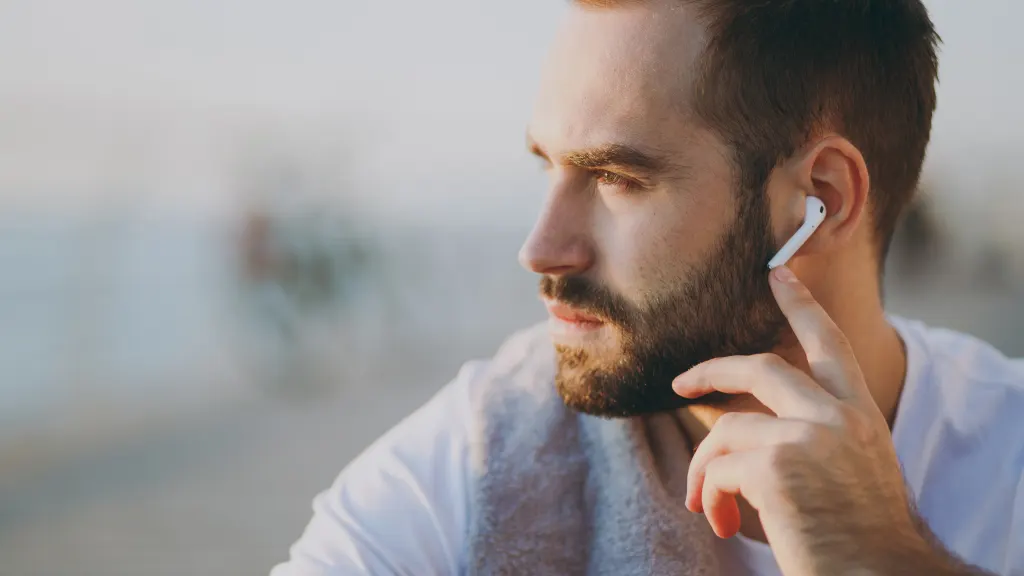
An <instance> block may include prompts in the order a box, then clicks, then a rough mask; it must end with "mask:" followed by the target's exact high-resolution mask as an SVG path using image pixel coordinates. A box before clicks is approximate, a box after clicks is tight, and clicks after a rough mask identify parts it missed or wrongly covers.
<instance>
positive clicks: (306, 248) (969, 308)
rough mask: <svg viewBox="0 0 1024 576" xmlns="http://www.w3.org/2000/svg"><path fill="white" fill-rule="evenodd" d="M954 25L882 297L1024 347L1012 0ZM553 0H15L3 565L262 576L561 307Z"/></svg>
mask: <svg viewBox="0 0 1024 576" xmlns="http://www.w3.org/2000/svg"><path fill="white" fill-rule="evenodd" d="M927 3H928V5H929V6H930V8H931V10H932V15H933V18H934V20H935V21H936V24H937V26H938V29H939V31H940V33H941V34H942V36H943V38H944V40H945V44H944V48H943V52H942V59H941V76H942V82H941V86H940V105H939V112H938V115H937V117H936V120H935V131H934V137H933V144H932V147H931V150H930V156H929V160H928V164H927V167H926V174H925V178H924V182H923V186H922V187H923V194H922V202H921V203H920V204H919V205H918V206H915V207H914V209H913V211H912V212H911V214H910V215H909V216H908V218H907V219H906V221H905V222H904V225H903V228H902V229H901V231H900V235H899V238H898V239H897V243H896V246H895V247H894V249H893V254H892V261H891V262H890V264H889V275H888V278H887V286H886V289H887V297H888V304H889V307H890V309H891V311H893V312H895V313H900V314H906V315H911V316H915V317H919V318H922V319H924V320H926V321H928V322H930V323H932V324H938V325H946V326H950V327H953V328H957V329H960V330H964V331H967V332H970V333H973V334H976V335H978V336H980V337H982V338H985V339H987V340H988V341H990V342H992V343H993V344H995V345H996V346H998V347H999V348H1000V349H1002V350H1003V351H1004V352H1006V353H1007V354H1011V355H1024V226H1021V224H1020V221H1021V216H1022V215H1024V194H1022V193H1021V191H1020V190H1021V187H1022V186H1024V172H1022V169H1021V163H1020V161H1019V160H1018V156H1019V155H1021V154H1022V153H1024V136H1022V134H1024V132H1022V130H1021V127H1022V126H1024V122H1022V121H1024V111H1022V109H1021V107H1020V105H1019V100H1020V98H1019V96H1020V94H1021V92H1022V89H1024V75H1022V74H1021V73H1020V68H1019V62H1020V61H1021V60H1022V56H1024V49H1022V48H1024V43H1022V41H1021V40H1020V35H1019V32H1018V30H1017V27H1018V26H1019V23H1020V22H1021V21H1022V20H1024V4H1022V3H1019V2H1016V1H1015V0H975V1H972V2H964V1H963V0H931V1H929V2H927ZM562 10H564V3H563V2H561V1H558V0H529V1H526V2H523V1H518V2H479V1H477V0H449V1H448V2H416V1H413V0H396V1H393V2H353V1H351V0H349V1H340V2H339V1H337V0H333V1H327V0H291V1H289V2H284V1H275V0H245V1H242V0H149V1H145V2H141V1H137V0H136V1H129V0H92V1H91V2H81V1H77V0H4V1H3V2H0V559H2V560H0V573H2V574H4V575H7V574H11V575H45V576H64V575H75V576H82V575H85V576H91V575H97V576H99V575H103V576H107V575H121V574H125V575H163V574H168V575H170V574H175V575H180V574H197V575H198V574H218V575H230V574H238V575H249V574H264V573H266V572H267V571H268V570H269V568H270V566H271V565H272V564H274V563H276V562H278V561H281V560H283V559H284V558H285V557H286V553H287V548H288V546H289V545H290V543H291V542H292V541H293V540H294V539H295V538H296V537H297V536H298V535H299V534H300V532H301V530H302V528H303V526H304V525H305V523H306V521H307V520H308V519H309V516H310V500H311V498H312V497H313V495H314V494H315V493H316V492H318V491H319V490H321V489H323V488H325V487H326V486H328V485H329V484H330V482H331V481H332V479H333V478H334V476H335V475H336V474H337V473H338V471H340V470H341V468H342V467H343V466H344V465H345V463H347V462H348V460H350V459H351V458H352V457H353V456H355V455H356V454H357V453H358V452H359V451H360V450H361V449H362V448H363V447H364V446H366V445H367V444H368V443H369V442H370V441H372V440H373V439H374V438H376V437H377V436H378V435H379V434H380V433H382V432H383V431H384V430H386V429H387V428H389V427H390V426H392V425H393V424H394V423H395V422H397V420H398V419H400V418H401V417H402V416H404V415H406V414H408V413H409V412H410V411H411V410H413V409H414V408H415V407H417V406H418V405H420V404H421V403H422V402H423V401H424V400H425V399H426V398H428V397H429V396H430V395H431V394H432V393H433V392H434V391H436V390H437V389H438V388H439V387H440V386H442V385H443V384H445V383H446V382H447V381H448V380H449V379H450V378H451V377H453V376H454V374H455V372H456V370H457V369H458V367H459V365H460V364H461V363H463V362H464V361H466V360H468V359H470V358H475V357H486V356H488V355H490V354H491V353H492V352H493V351H494V349H495V347H496V346H497V345H498V344H499V343H500V341H501V340H502V339H503V338H504V337H505V336H506V335H508V334H509V333H510V332H511V331H513V330H514V329H516V328H519V327H522V326H525V325H528V324H530V323H532V322H533V321H534V320H540V319H541V318H543V310H542V309H541V307H540V305H539V303H537V302H536V300H535V296H534V295H535V293H536V280H535V278H534V277H532V276H531V275H529V274H527V273H526V272H524V271H522V270H520V269H519V267H518V265H517V264H516V259H515V254H516V251H517V249H518V247H519V244H520V242H521V241H522V239H523V238H524V237H525V235H526V233H527V232H528V230H529V227H530V225H531V224H532V219H533V217H534V215H535V214H536V212H537V210H538V209H539V206H540V201H541V198H542V195H543V193H544V180H543V175H542V174H540V171H539V170H538V169H537V166H536V163H535V162H534V161H533V160H532V159H531V158H530V157H529V156H528V155H527V154H526V153H525V152H524V149H523V148H524V145H523V138H524V137H523V134H524V130H525V125H526V121H527V119H528V117H529V112H530V107H531V104H532V100H533V94H534V91H535V88H536V82H537V77H538V68H539V64H540V61H541V60H542V57H543V54H544V52H545V50H546V47H547V43H548V40H549V38H550V36H551V34H552V32H553V31H554V28H555V26H556V23H557V20H558V17H559V15H560V12H561V11H562Z"/></svg>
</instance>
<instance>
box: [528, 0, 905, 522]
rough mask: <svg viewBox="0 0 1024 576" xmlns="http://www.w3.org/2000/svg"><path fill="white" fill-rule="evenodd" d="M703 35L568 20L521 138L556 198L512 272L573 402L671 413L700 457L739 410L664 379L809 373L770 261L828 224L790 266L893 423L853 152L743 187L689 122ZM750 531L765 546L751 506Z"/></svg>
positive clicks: (616, 413) (650, 16) (827, 154)
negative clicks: (814, 216) (709, 366)
mask: <svg viewBox="0 0 1024 576" xmlns="http://www.w3.org/2000/svg"><path fill="white" fill-rule="evenodd" d="M705 43H706V29H705V26H704V25H703V24H702V23H701V22H700V21H699V20H698V18H697V17H696V16H695V14H694V11H693V10H692V9H690V8H688V7H686V6H685V5H684V4H682V3H679V2H670V1H667V0H666V1H656V0H655V1H650V2H645V3H638V4H631V5H627V6H622V7H613V8H593V7H582V6H573V7H572V8H571V9H570V14H569V17H568V18H567V20H566V22H565V24H564V25H563V27H562V29H561V31H560V33H559V35H558V37H557V40H556V43H555V46H554V48H553V50H552V53H551V55H550V58H549V60H548V63H547V66H546V68H545V70H544V74H543V78H542V83H541V90H540V94H539V97H538V100H537V103H536V106H535V111H534V115H533V118H532V120H531V122H530V126H529V129H528V144H529V146H530V148H531V150H532V151H533V152H534V153H535V154H537V155H538V156H539V157H540V158H541V159H542V161H543V163H544V166H545V170H546V172H547V174H548V176H549V182H550V187H549V191H548V194H547V197H546V201H545V204H544V207H543V210H542V212H541V214H540V216H539V218H538V220H537V223H536V226H535V228H534V230H533V231H532V233H531V234H530V236H529V238H528V239H527V241H526V243H525V244H524V246H523V248H522V250H521V253H520V261H521V262H522V264H523V265H524V266H525V267H526V268H528V269H529V270H531V271H533V272H536V273H538V274H540V275H541V296H542V298H543V299H544V300H545V302H546V303H547V304H548V305H549V309H550V310H551V312H552V315H553V319H552V337H553V340H554V342H555V345H556V349H557V352H558V358H559V371H558V376H557V382H556V383H557V386H558V389H559V391H560V393H561V395H562V397H563V399H564V400H565V401H566V403H567V404H568V405H569V406H571V407H573V408H575V409H577V410H580V411H583V412H587V413H591V414H595V415H599V416H604V417H625V416H634V415H639V414H643V413H648V412H657V411H666V410H677V411H678V413H679V416H680V419H681V421H682V423H683V426H684V428H685V429H686V431H687V433H688V435H689V436H690V438H691V440H692V442H693V444H694V446H697V445H698V444H699V443H700V441H701V440H702V439H703V438H704V437H705V436H706V435H707V434H708V431H709V430H710V429H711V428H712V427H713V426H714V424H715V423H716V422H717V421H718V419H719V418H720V417H721V416H722V415H723V414H726V413H728V412H762V413H770V411H768V410H767V408H765V407H764V406H763V405H761V404H760V403H759V402H757V401H756V400H755V399H753V397H752V396H747V395H726V394H723V393H718V392H715V393H712V394H709V395H707V396H703V397H701V398H696V399H687V398H682V397H680V396H678V395H676V394H675V393H673V391H672V388H671V386H672V379H673V378H675V377H676V376H678V375H679V374H680V373H683V372H685V371H687V370H689V369H690V368H691V367H693V366H694V365H696V364H698V363H701V362H703V361H705V360H709V359H711V358H717V357H722V356H731V355H737V354H742V355H749V354H757V353H763V352H772V353H775V354H777V355H779V356H781V357H782V358H783V359H785V360H786V361H787V362H788V363H790V364H791V365H793V366H795V367H796V368H798V369H800V370H802V371H804V372H809V371H810V367H809V366H808V362H807V359H806V357H805V353H804V350H803V349H802V348H801V347H800V345H799V344H798V343H797V341H796V339H795V337H794V335H793V333H792V331H791V330H790V328H789V327H788V325H787V323H786V319H785V317H784V316H783V315H782V313H781V312H780V311H779V308H778V305H777V304H776V302H775V299H774V298H773V297H772V293H771V289H770V287H769V281H768V271H767V268H766V264H767V262H768V260H769V259H770V258H771V256H772V255H773V254H774V249H775V248H777V247H778V246H781V245H782V243H783V242H785V240H786V239H788V238H789V236H790V235H792V234H793V232H795V231H796V229H797V228H798V227H799V226H800V224H801V222H802V221H803V216H804V214H803V207H804V202H805V198H806V196H807V195H814V196H817V197H819V198H820V199H821V200H822V201H823V202H824V203H825V205H826V207H827V209H828V214H829V217H828V218H827V219H826V221H825V222H824V223H823V224H822V225H821V226H820V227H819V229H818V231H817V232H816V233H815V235H814V236H813V237H812V238H811V240H810V241H809V242H808V243H807V244H805V245H804V247H803V248H802V249H801V251H800V252H799V253H798V254H797V255H796V257H794V258H793V259H792V260H791V261H790V263H789V268H790V269H791V270H792V271H793V272H794V273H795V274H796V275H797V276H798V277H799V278H800V280H801V281H802V283H803V284H804V285H806V287H807V288H808V290H809V291H810V293H811V294H812V295H813V297H814V298H815V300H817V302H818V303H820V304H821V306H822V307H823V308H824V310H825V311H827V313H828V315H829V316H830V317H831V318H832V320H833V321H834V322H835V324H836V325H837V326H838V327H839V328H840V330H841V331H842V333H843V335H844V337H845V339H846V341H847V342H848V344H849V345H850V347H851V348H852V350H853V352H854V355H855V356H856V360H857V362H858V363H859V365H860V367H861V371H862V372H863V374H864V379H865V381H866V383H867V386H868V389H869V391H870V393H871V397H872V398H873V399H874V401H875V403H876V404H877V406H878V408H879V409H880V411H881V412H882V414H883V415H884V416H885V418H886V419H887V420H888V421H890V422H891V420H892V416H893V414H894V412H895V408H896V403H897V399H898V397H899V393H900V390H901V387H902V383H903V378H904V372H905V365H906V359H905V355H904V352H903V348H902V344H901V342H900V340H899V337H898V335H897V334H896V332H895V330H894V329H893V328H892V327H891V326H890V325H889V324H888V322H887V321H886V319H885V316H884V312H883V307H882V302H881V294H880V290H879V280H878V278H879V263H878V256H877V250H876V249H875V247H876V241H875V240H876V239H875V238H874V229H873V227H872V225H871V217H870V211H869V210H868V206H869V203H870V196H869V190H870V180H869V177H868V171H867V167H866V165H865V161H864V158H863V157H862V155H861V154H860V152H859V151H858V149H857V148H856V147H855V146H854V145H853V144H851V143H850V142H849V141H848V140H846V139H845V138H843V137H842V136H841V135H839V134H837V133H835V132H833V131H831V130H830V129H829V128H828V127H827V126H826V127H822V129H821V130H819V131H817V132H816V133H815V134H813V137H812V138H810V139H809V141H808V143H807V144H806V145H804V146H803V147H801V148H800V149H799V150H798V151H797V153H796V154H794V155H793V156H792V157H790V158H788V159H785V160H784V161H782V162H780V164H779V165H778V166H777V167H776V168H775V170H774V171H773V172H772V174H771V176H770V178H769V180H768V182H766V183H765V185H764V186H763V189H760V190H746V189H742V188H741V185H740V182H741V178H740V175H739V171H738V168H737V167H736V166H735V162H734V160H733V157H732V154H731V152H730V149H729V147H728V145H727V144H726V143H725V142H724V140H723V139H722V138H721V137H719V136H718V135H717V134H716V133H715V132H714V131H712V130H710V129H708V128H707V127H706V126H704V125H703V124H702V123H701V122H700V121H699V119H698V118H696V115H695V114H694V113H692V112H691V102H690V94H691V91H692V87H693V85H694V82H695V80H696V73H697V72H696V67H695V63H696V62H697V59H698V58H699V57H700V54H701V50H702V48H703V47H704V45H705ZM741 515H742V518H743V521H742V528H741V531H742V532H743V533H744V534H746V535H748V536H751V537H754V538H759V539H762V540H763V539H764V534H763V532H761V526H760V523H759V522H758V520H757V515H756V513H755V512H754V511H753V510H752V509H751V508H750V507H749V506H745V505H743V504H742V503H741Z"/></svg>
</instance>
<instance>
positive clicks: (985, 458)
mask: <svg viewBox="0 0 1024 576" xmlns="http://www.w3.org/2000/svg"><path fill="white" fill-rule="evenodd" d="M890 320H891V322H892V324H893V325H894V326H895V327H896V329H897V330H898V331H899V333H900V335H901V336H902V338H903V340H904V342H905V344H906V348H907V376H906V381H905V384H904V389H903V393H902V396H901V399H900V403H899V408H898V411H897V415H896V419H895V424H894V428H893V442H894V444H895V446H896V452H897V455H898V456H899V459H900V462H901V464H902V466H903V471H904V476H905V477H906V480H907V483H908V485H909V487H910V489H911V491H912V493H913V495H914V497H915V498H916V501H917V504H918V509H919V511H920V513H921V515H922V516H923V517H924V519H925V520H926V521H927V522H928V524H929V526H930V527H931V528H932V530H933V531H934V532H935V534H936V535H937V536H938V537H939V539H940V540H942V541H943V542H944V543H945V545H946V546H947V547H948V548H949V549H950V550H952V551H953V552H955V553H956V554H958V555H959V556H961V557H962V558H964V559H966V560H967V561H968V562H970V563H972V564H975V565H978V566H980V567H982V568H985V569H987V570H990V571H993V572H996V573H998V574H1003V575H1008V574H1014V575H1022V574H1024V360H1009V359H1007V358H1005V357H1004V356H1002V355H1001V354H1000V353H999V352H997V351H996V350H995V349H993V348H992V347H990V346H989V345H987V344H985V343H984V342H981V341H979V340H976V339H974V338H972V337H969V336H966V335H963V334H959V333H956V332H951V331H948V330H940V329H934V328H929V327H927V326H925V325H924V324H921V323H920V322H915V321H908V320H903V319H900V318H890ZM486 366H487V364H486V362H471V363H469V364H467V365H466V366H464V367H463V369H462V370H461V371H460V372H459V374H458V376H457V377H456V378H455V380H454V381H453V382H451V383H450V384H449V385H448V386H446V387H445V388H443V389H442V390H441V391H440V392H438V393H437V395H435V396H434V397H433V398H432V399H431V400H430V401H429V402H427V404H425V405H424V406H423V407H421V408H420V409H419V410H417V411H416V412H414V413H413V414H412V415H410V416H409V417H408V418H406V419H405V420H403V421H402V422H401V423H399V424H398V425H397V426H395V427H394V428H393V429H391V430H390V431H389V432H388V433H386V434H385V435H384V436H382V437H381V438H380V439H379V440H377V441H376V442H375V443H374V444H373V445H371V446H370V447H369V448H367V449H366V450H365V451H364V452H363V453H362V454H361V455H360V456H358V457H357V458H356V459H355V460H353V461H352V462H351V463H350V464H349V465H348V466H347V467H346V468H345V469H344V470H343V471H342V472H341V475H340V476H339V477H338V479H337V481H336V482H335V483H334V485H333V486H332V487H331V488H330V489H328V490H326V491H325V492H323V493H321V494H320V495H318V496H317V497H316V499H315V500H314V501H313V512H314V514H313V519H312V520H311V521H310V523H309V526H308V527H307V528H306V530H305V532H304V533H303V535H302V537H301V538H300V539H299V541H298V542H296V543H295V545H294V546H292V548H291V559H290V560H289V561H288V562H286V563H284V564H281V565H279V566H277V567H276V568H274V569H273V571H272V572H271V576H300V575H301V576H312V575H331V576H341V575H349V574H374V575H378V574H402V575H410V576H426V575H430V574H439V575H440V574H445V575H448V574H464V573H466V566H467V558H466V557H465V555H466V546H465V543H466V537H467V530H468V527H469V518H470V509H469V495H470V487H471V484H470V483H471V482H472V477H471V474H470V470H469V460H468V433H469V430H470V423H471V421H472V419H473V417H474V416H473V414H472V413H471V410H470V403H469V390H470V388H471V387H472V386H473V385H474V382H475V381H478V379H479V375H480V374H481V371H482V370H483V369H484V368H485V367H486ZM718 546H719V556H720V560H721V565H722V573H723V574H730V575H733V574H734V575H737V576H742V575H752V576H769V575H777V574H779V569H778V566H777V565H776V563H775V559H774V557H773V556H772V552H771V549H770V548H769V547H768V546H767V545H766V544H762V543H760V542H756V541H752V540H749V539H747V538H744V537H742V536H737V537H734V538H730V539H729V540H722V541H719V542H718Z"/></svg>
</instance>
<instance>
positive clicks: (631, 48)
mask: <svg viewBox="0 0 1024 576" xmlns="http://www.w3.org/2000/svg"><path fill="white" fill-rule="evenodd" d="M703 43H704V28H703V26H702V25H701V24H699V23H698V22H697V20H696V18H695V17H694V15H693V11H692V9H690V8H688V7H686V6H685V5H684V4H683V3H681V2H678V0H675V1H658V0H652V1H651V2H646V3H642V4H632V5H628V6H625V7H615V8H588V7H580V6H577V5H574V6H573V7H572V8H571V9H570V11H569V15H568V17H567V18H566V20H565V22H564V23H563V25H562V27H561V28H560V30H559V33H558V35H557V37H556V40H555V43H554V46H553V48H552V50H551V53H550V54H549V57H548V60H547V62H546V65H545V67H544V72H543V75H542V79H541V88H540V93H539V95H538V98H537V102H536V106H535V108H534V114H533V119H532V121H531V124H530V133H531V135H532V137H533V139H534V140H536V141H537V142H538V143H539V144H540V145H541V146H543V147H546V148H551V149H576V148H586V147H590V146H598V145H601V144H606V143H609V142H615V143H621V144H626V145H636V146H646V147H653V148H665V149H671V148H674V147H675V146H674V144H677V143H678V142H676V141H677V140H679V139H680V138H686V133H687V125H688V124H690V123H689V122H688V114H687V110H688V108H689V104H688V100H689V94H690V87H691V85H692V83H693V79H694V73H695V72H694V62H695V61H696V58H697V57H698V55H699V53H700V50H701V49H702V47H703Z"/></svg>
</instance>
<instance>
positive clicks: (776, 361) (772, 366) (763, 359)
mask: <svg viewBox="0 0 1024 576" xmlns="http://www.w3.org/2000/svg"><path fill="white" fill-rule="evenodd" d="M757 362H758V367H759V368H761V369H762V370H765V371H768V372H782V371H784V370H785V369H786V367H787V366H788V364H787V363H786V361H785V360H783V359H782V356H779V355H778V354H773V353H771V352H768V353H765V354H758V356H757Z"/></svg>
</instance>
